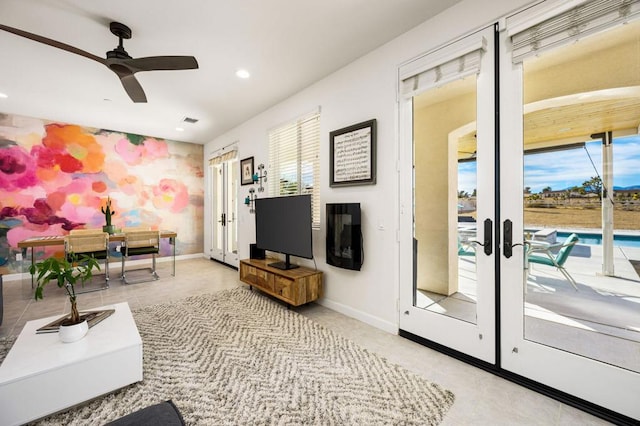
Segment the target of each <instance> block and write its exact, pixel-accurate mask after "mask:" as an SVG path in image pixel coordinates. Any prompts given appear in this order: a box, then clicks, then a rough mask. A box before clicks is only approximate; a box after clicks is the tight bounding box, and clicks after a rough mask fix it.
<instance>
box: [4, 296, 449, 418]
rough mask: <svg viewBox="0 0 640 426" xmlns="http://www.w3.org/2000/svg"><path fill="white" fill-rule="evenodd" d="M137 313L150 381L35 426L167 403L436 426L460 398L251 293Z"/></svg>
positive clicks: (208, 414) (186, 410)
mask: <svg viewBox="0 0 640 426" xmlns="http://www.w3.org/2000/svg"><path fill="white" fill-rule="evenodd" d="M133 315H134V318H135V320H136V323H137V325H138V329H139V331H140V335H141V336H142V340H143V352H144V370H143V371H144V380H143V381H142V382H140V383H137V384H134V385H131V386H128V387H126V388H124V389H122V390H119V391H116V392H114V393H112V394H109V395H107V396H104V397H101V398H98V399H96V400H93V401H90V402H88V403H86V404H84V405H81V406H78V407H75V408H73V409H70V410H69V411H66V412H63V413H59V414H56V415H53V416H50V417H48V418H46V419H43V420H41V421H40V422H38V423H37V424H38V425H61V424H64V425H87V424H96V425H98V424H103V423H105V422H107V421H110V420H114V419H116V418H119V417H121V416H124V415H126V414H129V413H131V412H133V411H136V410H139V409H141V408H144V407H147V406H149V405H152V404H155V403H158V402H161V401H165V400H168V399H171V400H173V402H174V403H175V405H176V406H177V407H178V409H179V410H180V412H181V413H182V415H183V416H184V419H185V421H186V423H187V424H194V425H195V424H202V425H219V424H228V425H231V424H242V425H247V424H251V425H276V424H277V425H285V424H295V425H301V424H323V425H324V424H328V425H348V424H352V425H356V424H357V425H365V424H366V425H382V424H385V425H387V424H403V425H418V424H419V425H434V424H438V423H440V421H441V420H442V418H443V416H444V415H445V413H446V412H447V410H448V409H449V407H450V406H451V404H452V403H453V400H454V396H453V394H452V393H451V392H449V391H448V390H445V389H443V388H442V387H440V386H439V385H437V384H434V383H430V382H429V381H427V380H425V379H424V378H422V377H420V376H418V375H416V374H414V373H412V372H410V371H408V370H406V369H404V368H402V367H399V366H397V365H395V364H392V363H391V362H389V361H387V360H386V359H384V358H382V357H380V356H378V355H376V354H374V353H372V352H369V351H368V350H366V349H363V348H361V347H359V346H358V345H356V344H355V343H353V342H351V341H349V340H347V339H345V338H344V337H342V336H340V335H338V334H337V333H334V332H332V331H331V330H328V329H327V328H325V327H323V326H321V325H319V324H317V323H315V322H313V321H311V320H309V319H307V318H306V317H304V316H302V315H299V314H297V313H296V312H293V311H292V310H288V309H287V308H286V307H285V306H283V305H282V304H280V303H278V302H275V301H273V300H271V299H270V298H268V297H266V296H264V295H262V294H261V293H259V292H254V291H250V290H249V289H248V288H238V289H233V290H226V291H222V292H219V293H214V294H207V295H201V296H193V297H189V298H186V299H184V300H181V301H177V302H172V303H167V304H161V305H155V306H150V307H145V308H140V309H136V310H134V312H133ZM5 345H6V342H5ZM0 346H1V345H0ZM0 356H2V354H0ZM78 386H82V381H81V380H79V381H78Z"/></svg>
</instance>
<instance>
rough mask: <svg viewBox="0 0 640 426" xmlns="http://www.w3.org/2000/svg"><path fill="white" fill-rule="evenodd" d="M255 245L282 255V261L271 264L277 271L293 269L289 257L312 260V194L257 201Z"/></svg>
mask: <svg viewBox="0 0 640 426" xmlns="http://www.w3.org/2000/svg"><path fill="white" fill-rule="evenodd" d="M255 209H256V246H257V247H258V248H260V249H263V250H268V251H273V252H278V253H282V254H284V255H285V261H284V262H276V263H271V264H269V266H273V267H274V268H279V269H293V268H297V267H298V266H297V265H292V264H291V262H290V258H289V257H290V256H296V257H303V258H306V259H312V258H313V241H312V238H311V195H295V196H290V197H273V198H257V199H256V200H255Z"/></svg>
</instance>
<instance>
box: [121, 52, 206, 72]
mask: <svg viewBox="0 0 640 426" xmlns="http://www.w3.org/2000/svg"><path fill="white" fill-rule="evenodd" d="M120 63H121V64H123V65H125V66H126V67H127V68H129V69H130V70H131V71H132V72H134V73H135V72H138V71H163V70H164V71H171V70H193V69H197V68H198V61H197V60H196V58H194V57H193V56H149V57H146V58H136V59H125V60H122V61H120Z"/></svg>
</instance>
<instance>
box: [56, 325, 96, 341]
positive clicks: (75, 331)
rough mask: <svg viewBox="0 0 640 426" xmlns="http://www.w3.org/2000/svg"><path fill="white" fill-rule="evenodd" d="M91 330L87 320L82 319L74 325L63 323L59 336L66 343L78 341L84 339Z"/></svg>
mask: <svg viewBox="0 0 640 426" xmlns="http://www.w3.org/2000/svg"><path fill="white" fill-rule="evenodd" d="M87 331H89V324H88V323H87V322H86V321H82V322H81V323H79V324H73V325H61V326H60V329H59V330H58V336H59V337H60V340H61V341H62V342H64V343H71V342H76V341H78V340H80V339H82V338H83V337H84V336H85V335H86V334H87Z"/></svg>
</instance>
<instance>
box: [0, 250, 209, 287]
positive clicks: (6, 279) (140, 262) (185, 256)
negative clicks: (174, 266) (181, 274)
mask: <svg viewBox="0 0 640 426" xmlns="http://www.w3.org/2000/svg"><path fill="white" fill-rule="evenodd" d="M207 258H208V257H207V256H205V255H204V253H194V254H181V255H176V262H177V261H179V260H187V259H207ZM149 262H150V258H147V259H136V260H127V266H129V265H132V266H137V265H144V264H147V263H149ZM156 262H157V263H164V262H173V256H161V257H157V258H156ZM120 266H121V262H120V260H117V261H111V262H109V269H113V268H120ZM110 272H111V271H110ZM109 275H111V274H109ZM30 278H31V274H29V272H23V273H20V272H16V273H13V274H7V275H3V276H2V280H3V281H4V282H9V281H21V280H23V279H30Z"/></svg>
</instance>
